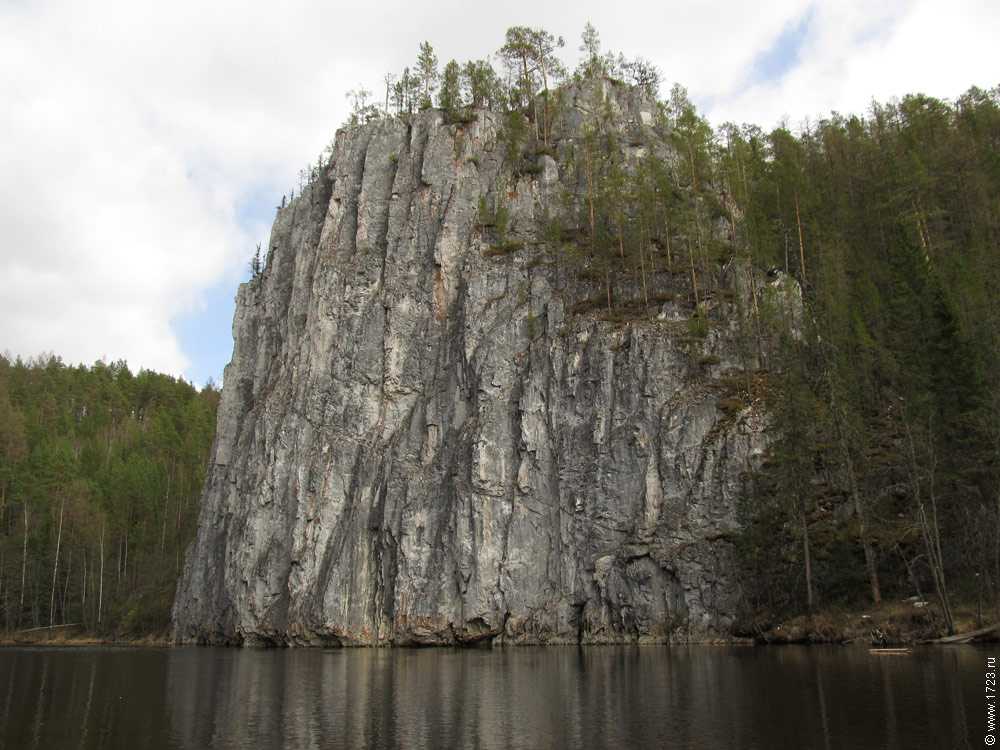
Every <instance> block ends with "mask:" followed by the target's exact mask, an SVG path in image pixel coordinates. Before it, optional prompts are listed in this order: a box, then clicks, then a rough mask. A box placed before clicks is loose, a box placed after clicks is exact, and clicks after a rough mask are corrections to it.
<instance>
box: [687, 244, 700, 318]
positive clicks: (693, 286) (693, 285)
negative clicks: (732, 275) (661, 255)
mask: <svg viewBox="0 0 1000 750" xmlns="http://www.w3.org/2000/svg"><path fill="white" fill-rule="evenodd" d="M687 246H688V260H689V261H690V262H691V289H692V290H693V291H694V309H695V312H697V311H698V305H699V304H700V303H699V300H698V278H697V276H696V275H695V270H694V248H693V247H692V246H691V239H690V238H688V241H687Z"/></svg>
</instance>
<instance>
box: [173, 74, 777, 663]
mask: <svg viewBox="0 0 1000 750" xmlns="http://www.w3.org/2000/svg"><path fill="white" fill-rule="evenodd" d="M605 89H606V90H607V91H608V101H609V105H608V111H609V112H611V115H612V117H613V118H614V122H615V124H616V125H615V126H616V127H618V128H620V129H621V131H622V132H628V133H631V134H632V135H631V136H630V137H629V138H628V139H626V141H625V142H629V141H631V142H632V143H633V145H632V146H630V147H629V148H631V149H633V150H637V151H641V150H642V149H643V148H647V147H649V148H652V147H656V148H661V149H663V151H664V153H665V154H666V155H667V157H668V158H669V157H670V154H669V149H668V148H667V146H666V145H664V141H663V139H662V138H661V137H659V136H657V134H656V132H655V131H654V128H653V127H652V125H651V122H652V120H653V118H652V106H651V105H648V104H645V103H644V102H643V101H642V100H641V98H640V97H638V96H637V95H636V94H635V92H632V91H628V90H626V89H623V88H621V87H618V88H616V87H613V86H610V85H609V84H605ZM586 111H587V110H586V107H585V106H584V103H581V102H580V101H577V100H574V101H572V102H570V103H567V104H565V105H564V113H563V115H562V117H561V120H560V125H559V128H557V131H556V135H557V138H558V142H557V145H558V150H557V153H556V158H552V157H551V156H539V157H538V165H539V166H538V169H536V170H533V171H534V172H535V173H534V174H531V175H526V176H522V177H519V178H515V177H513V176H511V170H510V167H509V165H508V164H505V163H504V160H505V149H504V146H503V142H502V137H500V138H498V134H499V131H500V128H501V118H500V116H499V115H495V114H491V113H489V112H483V111H480V112H478V113H477V114H476V118H475V120H474V121H471V122H467V123H463V124H452V125H449V124H445V123H444V122H443V119H442V115H441V113H440V112H434V111H429V112H424V113H421V114H419V115H416V116H414V118H413V119H412V122H411V123H410V124H407V123H404V122H401V121H399V120H396V119H391V120H381V121H378V122H373V123H369V124H367V125H363V126H360V127H357V128H353V129H350V130H344V131H341V132H340V133H339V134H338V136H337V139H336V144H335V152H334V154H333V158H332V160H331V163H330V166H329V168H328V169H327V170H326V171H325V173H324V174H322V175H320V176H319V177H318V178H317V179H314V180H313V181H312V182H311V184H309V185H308V186H307V187H306V188H305V190H304V191H303V192H302V194H301V195H300V196H299V197H297V198H296V199H295V200H294V201H292V202H291V203H290V204H289V205H288V206H287V207H286V208H283V209H281V210H280V211H279V213H278V216H277V219H276V220H275V223H274V227H273V229H272V234H271V239H270V244H271V247H270V250H269V262H268V265H267V270H266V272H265V273H264V274H263V275H262V276H261V277H259V278H258V279H256V280H254V281H251V282H248V283H246V284H243V285H242V286H241V287H240V290H239V294H238V298H237V308H236V316H235V321H234V324H233V333H234V337H235V351H234V354H233V359H232V362H231V363H230V365H229V366H228V367H227V369H226V373H225V385H224V388H223V393H222V403H221V407H220V411H219V419H218V434H217V437H216V443H215V447H214V452H213V456H212V464H211V467H210V469H209V472H208V478H207V482H206V486H205V489H204V496H203V499H202V510H201V518H200V523H199V529H198V534H197V538H196V540H195V542H194V543H193V545H192V547H191V548H190V550H189V552H188V556H187V561H186V565H185V569H184V574H183V577H182V580H181V583H180V585H179V587H178V591H177V598H176V602H175V605H174V628H175V638H176V639H177V640H178V641H180V642H202V643H245V644H290V645H306V644H342V645H367V644H371V645H376V644H401V645H402V644H447V643H471V642H476V641H481V640H488V639H494V642H496V643H508V644H509V643H576V642H582V643H620V642H635V641H640V642H666V641H674V642H678V641H680V642H683V641H693V640H703V639H707V638H716V637H725V636H726V635H727V633H728V632H729V629H730V627H731V625H732V623H733V619H734V615H735V610H736V604H737V599H738V594H739V592H738V581H737V580H736V577H735V571H734V566H733V562H732V557H733V547H732V535H733V533H734V531H735V530H736V529H737V505H738V502H739V500H740V498H741V496H742V495H743V494H744V493H745V491H746V487H745V481H746V480H745V476H746V473H747V471H748V469H749V468H750V467H751V466H752V464H753V463H754V462H755V461H757V460H759V457H760V454H761V451H762V449H763V447H764V436H763V433H762V422H763V420H762V418H761V415H760V414H759V412H758V409H757V407H755V406H754V405H753V404H752V403H745V404H741V405H739V407H738V408H734V407H733V406H732V405H731V404H729V405H727V404H725V403H723V401H724V400H725V399H724V394H725V389H724V388H722V387H721V386H720V384H721V383H724V382H726V374H727V373H732V372H735V371H737V370H738V369H742V368H744V364H745V356H744V355H741V354H740V347H739V346H738V342H739V340H740V336H739V327H740V315H739V313H738V308H739V304H737V303H739V302H740V301H741V300H743V297H745V296H746V295H745V294H744V292H745V290H746V288H747V286H748V283H749V284H760V285H763V284H764V280H763V279H762V278H761V275H760V274H756V273H754V272H751V271H750V270H749V269H748V268H746V267H745V266H744V267H742V268H740V267H737V266H736V265H735V264H731V266H732V267H731V268H730V269H729V275H730V276H733V277H735V276H740V274H741V273H742V274H743V275H742V276H741V277H740V278H742V279H743V282H742V283H730V285H729V287H728V288H722V290H721V291H720V293H719V294H717V295H715V297H716V299H717V300H718V301H717V302H715V303H712V304H713V307H712V309H713V311H714V312H713V315H714V316H715V318H714V322H713V326H712V328H711V330H710V331H709V333H708V336H707V337H706V338H705V339H704V340H698V341H697V342H696V343H694V344H693V343H692V339H691V336H690V335H689V333H688V332H687V328H686V323H685V320H686V316H687V315H689V311H688V313H685V312H684V311H683V310H682V309H681V306H679V305H678V304H677V303H673V302H669V301H668V302H665V303H663V304H662V307H661V311H660V313H659V314H658V315H657V314H656V313H655V311H654V313H653V315H652V316H650V315H646V316H636V319H635V320H632V321H625V322H622V321H609V320H605V319H602V316H600V315H598V314H595V313H593V312H591V313H577V314H574V312H573V311H572V309H571V308H573V305H574V304H575V303H578V302H579V301H580V300H582V299H587V298H592V297H595V296H598V297H599V296H600V294H601V293H602V292H603V287H602V286H601V285H600V282H585V281H582V280H581V276H580V274H578V273H577V272H576V271H575V270H573V269H569V268H567V264H565V263H563V262H561V261H560V259H559V257H558V251H556V250H553V249H551V248H548V249H547V248H545V247H544V246H542V239H541V233H540V231H539V229H538V225H539V218H540V216H541V212H542V211H543V209H544V208H546V207H551V206H554V205H555V204H556V203H558V200H557V197H558V196H559V195H562V194H563V192H564V189H565V188H567V187H572V186H573V181H574V180H577V179H578V178H577V177H576V176H575V174H576V172H574V170H572V169H571V168H570V167H569V166H567V164H566V163H564V159H563V154H565V153H567V150H568V149H571V148H572V147H573V143H574V138H576V137H577V136H578V135H579V128H580V127H581V123H582V122H583V121H584V120H585V118H586ZM577 142H578V140H577ZM636 143H639V144H640V145H639V146H636V145H635V144H636ZM642 144H645V145H642ZM499 191H503V195H502V196H500V197H501V198H502V199H503V200H504V201H505V202H506V203H507V205H508V208H509V216H510V236H511V237H513V238H515V239H516V240H518V241H519V242H523V243H524V249H523V250H522V251H520V252H513V253H509V254H506V255H503V256H500V257H493V256H491V254H490V253H489V252H488V250H489V248H490V241H491V237H490V236H489V235H490V230H489V229H488V228H483V227H482V226H481V224H482V222H481V216H480V213H481V210H480V203H481V199H482V198H487V199H489V200H490V201H493V200H495V199H496V198H497V194H498V193H499ZM492 239H493V240H494V241H495V238H492ZM484 253H486V254H484ZM631 273H632V270H631V269H629V270H628V271H627V272H626V271H623V272H622V273H621V274H619V276H620V278H621V279H622V284H623V286H622V289H624V288H625V287H626V286H628V288H630V289H631V290H632V291H631V296H633V297H634V296H635V292H634V289H635V288H636V284H635V282H634V281H633V280H632V279H631V276H629V274H631ZM661 275H662V276H667V274H661ZM724 275H725V274H723V276H724ZM626 282H627V284H626ZM587 283H590V286H587ZM651 283H653V284H654V287H655V283H656V282H655V281H654V282H651ZM662 283H667V282H662ZM615 292H616V296H621V295H624V294H625V292H623V291H621V290H620V289H616V290H615ZM723 292H725V293H723ZM663 296H664V297H666V295H663ZM724 298H728V299H729V300H734V299H735V300H736V302H732V301H730V302H725V301H724ZM743 301H745V300H743ZM741 357H743V358H742V359H741ZM730 401H731V399H730Z"/></svg>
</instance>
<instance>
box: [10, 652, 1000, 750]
mask: <svg viewBox="0 0 1000 750" xmlns="http://www.w3.org/2000/svg"><path fill="white" fill-rule="evenodd" d="M991 655H1000V654H998V649H981V648H974V647H956V648H951V649H948V648H936V649H924V650H920V649H918V650H917V651H915V652H914V654H913V655H912V656H899V657H888V656H881V657H874V656H870V655H869V654H868V651H867V650H866V649H860V648H859V649H854V648H836V647H830V648H825V647H811V648H804V647H784V648H779V647H772V648H721V647H692V648H676V647H674V648H667V647H652V646H651V647H604V648H602V647H595V648H584V649H577V648H572V647H553V648H507V649H495V650H420V651H415V650H388V649H378V650H373V649H357V650H342V651H320V650H287V651H252V650H235V649H209V648H204V649H196V648H181V649H114V648H94V649H71V650H70V649H66V650H63V649H0V748H3V749H4V750H8V749H9V750H15V749H16V750H28V749H34V748H38V749H39V750H42V749H45V750H48V749H49V748H129V750H133V749H134V748H152V749H159V748H193V749H196V750H202V749H203V748H261V749H262V750H267V749H269V748H290V749H297V748H317V749H319V748H323V749H326V748H331V749H332V748H428V749H433V750H443V749H445V748H470V749H474V750H475V749H480V750H487V749H490V748H629V749H631V748H762V749H764V748H766V749H768V750H769V749H770V748H824V749H826V748H830V749H833V748H838V749H839V748H906V749H907V750H911V749H912V748H932V749H934V750H939V749H942V750H944V749H947V748H965V747H977V748H978V747H983V746H984V744H983V742H984V724H985V708H984V706H985V703H984V700H983V697H982V696H983V689H984V688H983V686H984V664H985V661H986V658H987V657H988V656H991Z"/></svg>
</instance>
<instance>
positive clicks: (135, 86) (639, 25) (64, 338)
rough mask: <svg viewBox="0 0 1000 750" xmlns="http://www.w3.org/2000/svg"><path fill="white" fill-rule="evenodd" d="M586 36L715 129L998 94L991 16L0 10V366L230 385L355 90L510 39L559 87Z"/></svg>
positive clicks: (289, 4)
mask: <svg viewBox="0 0 1000 750" xmlns="http://www.w3.org/2000/svg"><path fill="white" fill-rule="evenodd" d="M588 20H589V21H590V22H591V23H593V24H594V26H595V27H596V28H597V29H598V31H599V32H600V35H601V41H602V43H603V45H604V47H605V48H606V49H610V50H612V51H615V52H617V51H622V52H624V53H625V54H626V56H628V57H636V56H642V57H645V58H647V59H649V60H651V61H653V62H654V63H656V65H658V66H659V68H660V70H661V71H662V72H663V75H664V86H663V91H662V93H663V94H664V95H666V94H667V93H668V91H669V87H670V85H671V83H673V82H679V83H681V84H683V85H684V86H685V87H687V89H688V91H689V94H690V96H691V98H692V100H693V101H694V102H695V103H696V104H697V105H698V107H699V109H700V110H701V112H702V113H703V114H705V115H706V116H707V117H708V118H709V120H710V122H711V123H712V124H713V125H719V124H721V123H723V122H725V121H734V122H755V123H757V124H759V125H761V126H762V127H765V128H770V127H773V126H774V125H776V124H778V123H779V122H783V121H784V122H787V123H789V124H790V125H791V126H792V127H793V128H794V127H795V126H796V125H797V124H799V123H802V122H805V121H807V120H809V119H813V120H815V119H818V118H819V117H821V116H823V115H826V114H828V113H829V112H831V111H838V112H841V113H847V112H863V111H864V110H865V109H866V108H867V107H868V105H869V103H870V102H871V101H872V99H873V98H874V99H878V100H880V101H886V100H888V99H890V98H893V97H901V96H903V95H904V94H907V93H915V92H921V93H926V94H929V95H931V96H938V97H942V98H954V97H957V96H958V95H960V94H961V93H963V92H964V91H965V90H967V89H968V88H969V87H970V86H972V85H977V86H980V87H983V88H991V87H993V86H996V85H998V84H1000V55H997V54H996V52H995V40H994V39H993V38H991V37H992V36H994V35H995V33H996V31H997V30H998V29H1000V3H998V2H996V0H951V1H950V2H946V1H943V0H838V1H836V2H809V1H808V0H769V2H766V3H747V2H722V1H721V0H700V1H698V0H652V1H649V2H625V1H623V0H619V1H618V2H607V1H606V0H605V1H604V2H590V1H587V0H576V1H575V2H546V3H539V2H537V0H535V1H533V2H523V1H522V0H505V2H503V3H488V4H486V3H484V4H469V3H466V2H458V1H457V0H456V1H452V0H447V1H446V2H434V1H433V0H425V2H422V3H420V2H412V1H410V2H402V1H397V0H391V1H389V2H386V1H384V0H371V1H370V2H366V3H357V2H351V3H341V2H331V1H330V0H326V1H325V2H312V1H306V0H284V1H283V2H280V3H279V2H268V3H260V2H256V1H255V0H240V2H234V1H231V0H213V1H212V2H210V3H206V2H204V0H198V1H197V2H196V1H194V0H171V2H163V0H158V1H157V2H146V1H145V0H121V1H119V0H90V1H89V2H86V3H81V2H79V1H78V0H0V101H2V102H3V106H2V107H0V352H7V353H9V354H11V355H20V356H23V357H30V356H37V355H41V354H46V353H54V354H57V355H59V356H61V357H62V358H63V360H64V361H66V362H69V363H77V362H83V363H92V362H94V361H96V360H98V359H107V360H117V359H125V360H127V361H128V363H129V365H130V366H131V367H132V368H133V369H139V368H141V367H145V368H149V369H154V370H159V371H162V372H168V373H171V374H174V375H177V376H182V377H184V378H185V379H187V380H189V381H194V382H195V383H197V384H204V383H205V382H206V381H207V380H208V379H210V378H211V379H213V380H215V381H216V382H218V381H220V379H221V376H222V370H223V368H224V366H225V365H226V363H227V362H228V361H229V359H230V356H231V354H232V333H231V325H232V314H233V298H234V295H235V292H236V288H237V286H238V284H239V283H240V281H242V280H244V279H245V278H246V277H247V275H248V271H247V266H248V261H249V259H250V257H251V256H252V254H253V251H254V248H255V247H256V245H257V243H258V242H260V243H263V244H264V246H265V247H267V237H268V232H269V230H270V224H271V221H272V220H273V218H274V213H275V206H276V205H277V204H278V203H279V202H280V201H281V196H282V194H283V193H286V192H288V190H289V189H290V188H291V187H293V186H294V185H295V184H296V183H297V174H298V172H299V170H300V169H301V168H302V167H304V166H305V165H306V164H307V163H310V162H315V159H316V157H317V156H318V155H319V154H320V152H321V151H322V150H323V148H324V147H325V146H326V145H327V144H328V143H329V142H330V140H331V139H332V137H333V135H334V132H335V131H336V129H337V127H338V126H339V125H340V124H341V123H342V122H343V121H344V119H345V118H346V115H347V111H348V103H347V101H346V98H345V93H346V92H347V91H348V90H350V89H352V88H356V87H357V86H358V85H363V86H365V87H366V88H369V89H372V90H374V91H376V92H378V91H380V90H382V91H384V86H383V84H382V83H381V81H382V79H383V76H384V75H385V73H386V72H398V71H400V70H402V68H403V67H404V66H406V65H409V64H412V61H413V60H414V59H415V58H416V54H417V48H418V46H419V44H420V42H421V41H423V40H425V39H426V40H429V41H430V42H431V44H432V45H433V46H434V48H435V50H436V52H437V54H438V57H439V59H440V60H441V61H442V62H444V61H446V60H448V59H451V58H456V59H458V60H460V61H462V60H466V59H470V58H481V57H484V56H486V55H487V54H489V53H491V52H493V51H495V50H496V49H497V48H498V47H499V46H500V45H501V43H502V40H503V34H504V31H505V29H506V28H507V27H509V26H513V25H519V24H521V25H530V26H541V27H543V28H546V29H548V30H549V31H551V32H553V33H554V34H557V35H562V36H563V37H565V38H566V41H567V45H566V48H565V50H564V51H565V55H564V59H565V61H566V62H567V63H568V64H569V66H570V67H573V66H575V64H576V62H577V59H578V57H579V53H578V51H577V48H578V45H579V36H580V32H581V30H582V29H583V26H584V24H585V23H586V22H587V21H588Z"/></svg>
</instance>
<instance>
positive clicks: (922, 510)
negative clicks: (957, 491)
mask: <svg viewBox="0 0 1000 750" xmlns="http://www.w3.org/2000/svg"><path fill="white" fill-rule="evenodd" d="M904 426H905V428H906V437H907V443H908V446H909V453H910V482H911V488H912V492H913V496H914V499H915V500H916V501H917V520H918V522H919V525H920V535H921V537H922V538H923V541H924V547H925V549H926V550H927V565H928V567H929V568H930V569H931V578H932V580H933V581H934V590H935V593H936V594H937V597H938V603H939V604H940V605H941V614H942V616H943V617H944V621H945V627H946V628H947V629H948V635H954V633H955V620H954V618H953V616H952V612H951V601H950V599H949V597H948V586H947V583H946V582H945V577H944V558H943V556H942V554H941V530H940V527H939V525H938V516H937V496H936V493H935V491H934V471H935V469H936V466H935V457H934V449H933V446H932V445H931V441H933V435H929V436H928V449H929V451H930V456H929V459H930V460H929V461H928V467H927V469H928V471H929V472H930V476H929V477H928V484H929V488H930V500H931V505H932V512H931V515H928V513H927V507H926V505H925V504H924V499H923V493H922V492H921V489H920V464H919V463H918V459H917V453H916V446H915V445H914V442H913V432H912V431H911V429H910V425H909V422H907V421H905V420H904Z"/></svg>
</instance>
